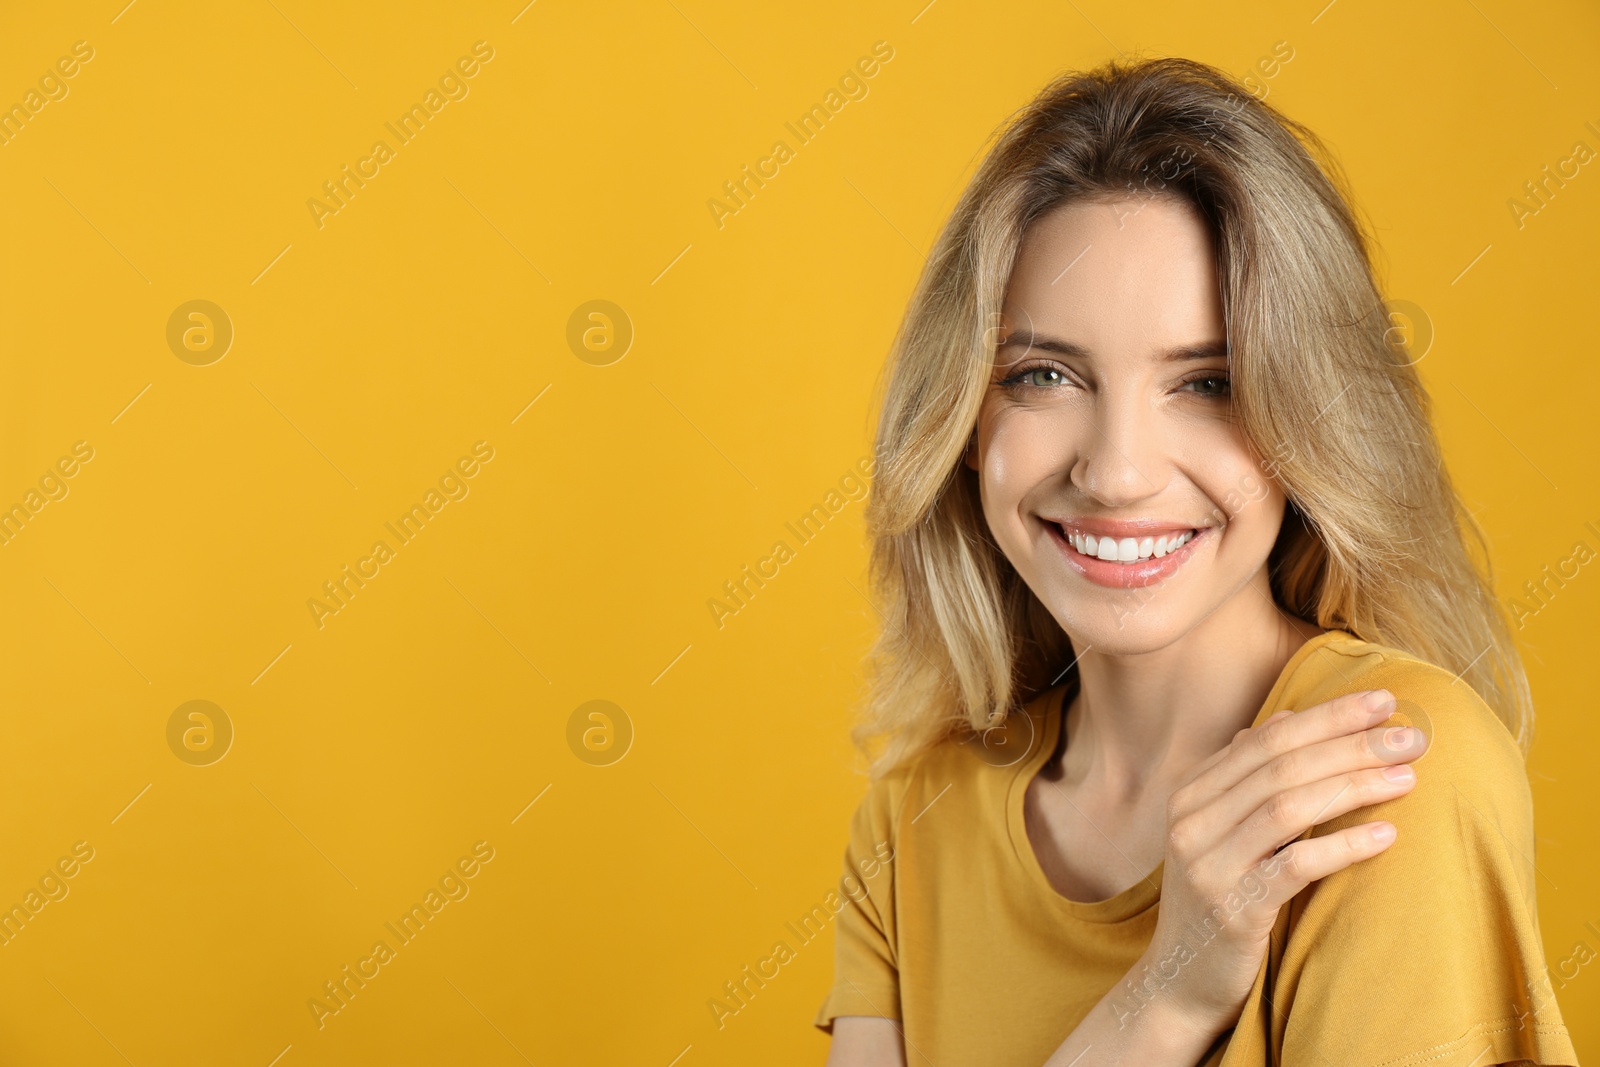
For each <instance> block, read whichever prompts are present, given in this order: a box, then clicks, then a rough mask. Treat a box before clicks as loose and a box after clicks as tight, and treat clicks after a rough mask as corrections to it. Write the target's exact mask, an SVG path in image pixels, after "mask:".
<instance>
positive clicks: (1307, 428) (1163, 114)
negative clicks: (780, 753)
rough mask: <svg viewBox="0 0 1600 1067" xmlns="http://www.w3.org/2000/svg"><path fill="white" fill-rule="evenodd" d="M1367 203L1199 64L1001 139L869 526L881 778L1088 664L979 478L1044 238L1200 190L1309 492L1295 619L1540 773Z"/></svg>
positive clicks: (1241, 341) (1239, 377)
mask: <svg viewBox="0 0 1600 1067" xmlns="http://www.w3.org/2000/svg"><path fill="white" fill-rule="evenodd" d="M1319 160H1320V161H1321V163H1320V164H1319ZM1346 185H1347V183H1346V181H1345V179H1344V176H1343V173H1342V171H1340V169H1339V168H1338V165H1337V163H1336V162H1335V161H1334V160H1333V159H1332V157H1331V156H1330V155H1329V153H1328V152H1327V151H1326V149H1325V148H1324V147H1323V145H1322V143H1321V142H1320V141H1319V140H1318V139H1317V137H1316V136H1315V135H1314V134H1313V133H1312V132H1311V131H1310V130H1308V129H1307V128H1305V127H1304V126H1302V125H1301V124H1299V123H1297V122H1295V121H1293V120H1291V119H1289V118H1287V117H1285V116H1283V115H1282V114H1280V113H1279V112H1278V111H1277V110H1276V109H1275V108H1272V107H1270V106H1268V105H1267V104H1266V103H1264V102H1262V101H1261V100H1258V99H1256V98H1255V97H1254V96H1252V95H1251V94H1250V93H1249V92H1248V91H1247V90H1245V89H1244V88H1242V87H1241V86H1240V85H1238V83H1236V82H1235V81H1233V80H1232V79H1231V78H1230V77H1229V76H1228V75H1227V74H1226V73H1224V72H1222V71H1220V70H1218V69H1216V68H1214V67H1211V66H1208V65H1205V64H1202V63H1197V62H1194V61H1191V60H1186V59H1179V58H1161V59H1150V60H1136V61H1132V62H1128V63H1124V64H1119V63H1117V62H1116V61H1112V62H1110V63H1107V64H1105V65H1104V66H1102V67H1100V68H1098V69H1096V70H1092V71H1088V72H1076V73H1071V74H1067V75H1064V76H1062V77H1060V78H1058V79H1056V80H1055V81H1054V82H1052V83H1051V84H1050V85H1048V86H1047V87H1046V88H1045V89H1044V90H1043V91H1042V92H1041V93H1040V94H1039V95H1038V96H1037V97H1036V98H1035V99H1034V100H1033V101H1032V102H1031V103H1029V104H1028V105H1026V106H1025V107H1024V108H1022V109H1021V110H1020V111H1019V112H1018V113H1017V114H1016V115H1015V116H1013V118H1012V120H1011V121H1010V122H1009V123H1008V124H1007V125H1006V127H1005V128H1004V129H1003V130H1002V131H1001V132H1000V134H999V137H998V140H997V142H996V143H995V144H994V146H993V147H992V148H991V150H990V151H989V153H988V154H987V156H986V157H985V159H984V161H983V163H982V164H981V165H980V167H979V168H978V171H977V173H976V174H975V175H974V177H973V179H972V181H971V183H970V184H969V185H968V186H967V188H966V190H965V191H964V193H963V194H962V196H961V199H960V201H959V202H958V203H957V205H956V207H955V210H954V211H953V213H952V215H951V217H950V219H949V221H948V222H947V223H946V225H945V227H944V230H943V232H942V233H941V234H940V236H939V239H938V242H937V244H936V245H935V247H934V249H933V252H932V255H931V256H930V257H929V259H928V262H927V264H926V267H925V268H924V270H923V272H922V276H921V278H920V280H919V282H918V284H917V287H916V290H915V292H914V294H913V296H912V298H911V301H910V304H909V306H908V308H907V311H906V314H905V317H904V320H903V321H902V323H901V325H900V329H899V331H898V333H897V335H896V337H895V340H894V345H893V350H892V352H891V355H890V359H889V360H888V362H887V363H886V365H885V374H886V376H887V387H886V389H884V393H883V399H882V406H881V409H880V415H879V420H878V426H877V430H876V441H875V445H874V447H875V449H876V453H877V466H876V470H875V472H874V477H873V485H872V489H871V493H870V496H869V499H868V505H867V513H866V523H867V529H868V534H869V537H870V539H871V559H870V565H869V579H870V582H871V585H872V589H873V595H874V597H875V599H876V602H877V606H878V608H879V610H880V612H881V615H882V620H881V621H882V626H881V629H880V632H879V635H878V637H877V639H876V641H875V643H874V645H873V647H872V649H871V652H870V655H869V661H868V663H869V671H868V675H869V680H868V693H867V697H866V702H865V708H864V714H863V716H862V720H861V721H860V722H859V723H858V724H857V726H856V727H855V730H854V731H853V737H854V740H855V742H856V744H857V745H858V746H859V747H860V748H861V750H862V751H863V753H865V754H866V755H867V756H868V757H869V758H870V760H871V767H870V770H871V773H872V774H873V775H874V776H875V777H876V776H879V775H882V774H884V773H887V772H888V771H890V770H892V769H894V768H896V767H898V766H901V765H902V764H904V763H906V762H907V761H909V760H910V759H912V758H913V757H915V756H916V755H918V754H919V753H921V752H923V751H924V750H926V749H927V748H929V747H931V746H932V745H934V744H936V743H938V742H939V741H941V740H943V739H945V738H946V737H949V736H951V735H964V734H969V733H976V732H979V731H982V730H985V729H988V728H991V727H994V726H996V725H998V724H999V723H1000V722H1002V721H1004V718H1005V716H1006V715H1007V714H1008V713H1009V712H1010V711H1011V710H1012V709H1013V708H1016V707H1019V706H1020V705H1021V704H1022V703H1024V702H1025V701H1027V700H1028V699H1031V698H1032V697H1033V696H1035V695H1037V694H1038V693H1039V692H1042V691H1043V690H1045V689H1047V688H1050V687H1051V686H1053V685H1054V684H1055V682H1056V681H1057V680H1059V679H1060V678H1062V677H1064V676H1066V674H1067V672H1069V671H1075V670H1076V668H1075V666H1072V665H1071V660H1072V647H1071V643H1070V641H1069V640H1068V638H1067V635H1066V634H1065V633H1064V632H1063V631H1062V629H1061V627H1060V626H1059V624H1057V623H1056V621H1055V620H1054V618H1053V617H1052V616H1051V615H1050V613H1049V612H1048V611H1047V610H1046V609H1045V608H1044V606H1043V605H1042V604H1041V603H1040V602H1039V600H1038V598H1037V597H1035V596H1034V594H1033V592H1032V591H1031V590H1030V589H1029V588H1028V587H1027V585H1026V584H1025V583H1024V582H1023V581H1022V579H1021V577H1020V576H1019V575H1018V574H1017V572H1016V570H1015V569H1014V568H1013V567H1012V566H1011V564H1010V562H1009V561H1008V560H1007V559H1006V558H1005V556H1004V555H1003V554H1002V552H1001V551H1000V549H999V546H998V545H997V544H996V543H995V541H994V539H993V536H992V535H991V533H990V531H989V530H988V527H987V525H986V523H985V520H984V516H983V510H982V506H981V502H980V498H979V495H978V487H977V477H978V475H977V472H975V471H973V470H972V469H970V468H968V467H967V466H966V465H965V464H964V463H962V462H961V459H962V453H963V451H964V450H965V448H966V445H967V442H968V440H969V437H970V435H971V434H972V432H973V428H974V427H975V425H976V421H977V416H978V410H979V406H980V404H981V402H982V399H983V396H984V393H985V390H986V388H987V386H988V382H989V372H990V369H991V366H992V364H993V360H994V352H995V340H996V330H995V329H994V326H995V324H997V323H998V322H999V311H1000V308H1001V304H1002V301H1003V298H1004V294H1005V288H1006V285H1007V283H1008V281H1009V278H1010V273H1011V269H1012V266H1013V264H1014V262H1015V259H1016V255H1017V250H1018V247H1019V245H1020V243H1021V240H1022V235H1023V232H1024V231H1025V229H1026V228H1027V226H1028V225H1029V223H1030V222H1032V221H1033V220H1034V219H1037V218H1038V217H1039V216H1041V215H1042V214H1044V213H1045V212H1047V211H1049V210H1050V209H1052V208H1054V207H1057V206H1059V205H1060V204H1062V203H1064V202H1066V201H1069V200H1073V199H1078V198H1092V199H1098V200H1106V199H1114V198H1118V197H1123V196H1130V195H1154V196H1168V197H1181V198H1183V199H1185V200H1187V201H1188V202H1190V203H1192V204H1194V205H1195V206H1196V207H1197V208H1198V209H1199V210H1200V213H1201V215H1202V216H1203V217H1204V219H1205V220H1206V222H1207V224H1208V226H1209V227H1210V228H1211V231H1212V233H1213V237H1214V239H1215V243H1216V249H1217V266H1218V277H1219V280H1220V287H1221V297H1222V306H1223V309H1224V313H1225V321H1226V323H1227V331H1228V344H1229V370H1230V375H1231V378H1232V393H1233V397H1234V401H1233V406H1234V412H1235V417H1236V418H1237V419H1238V421H1239V423H1240V424H1241V426H1242V429H1243V433H1244V437H1245V439H1246V441H1247V442H1248V443H1249V446H1250V447H1251V449H1252V450H1253V451H1254V453H1255V454H1256V455H1257V456H1258V457H1270V458H1268V459H1265V460H1264V464H1265V466H1264V469H1266V470H1267V471H1268V473H1269V475H1270V476H1272V477H1274V478H1275V479H1276V481H1277V484H1278V485H1279V487H1280V488H1281V489H1282V491H1283V492H1284V495H1285V496H1286V497H1287V499H1288V505H1287V506H1286V508H1285V514H1284V522H1283V528H1282V530H1281V532H1280V534H1279V537H1278V540H1277V543H1276V544H1275V545H1274V547H1273V549H1272V551H1271V553H1270V555H1269V557H1268V569H1269V575H1270V578H1271V585H1272V591H1273V596H1274V599H1275V600H1276V602H1277V604H1278V606H1279V607H1280V608H1282V609H1283V610H1284V611H1285V612H1287V613H1288V614H1290V615H1291V616H1295V617H1298V618H1300V619H1302V620H1307V621H1315V623H1316V624H1317V625H1318V626H1320V627H1322V628H1324V629H1343V630H1347V631H1349V632H1351V633H1353V634H1355V635H1356V636H1357V637H1360V638H1362V639H1363V640H1367V641H1372V642H1376V643H1379V644H1383V645H1388V646H1390V647H1393V648H1397V649H1400V650H1403V651H1405V652H1408V653H1410V654H1411V655H1414V656H1416V657H1418V658H1419V659H1423V660H1426V661H1428V662H1431V663H1434V664H1436V665H1438V666H1441V667H1444V668H1446V669H1448V670H1450V671H1451V672H1452V673H1455V674H1458V675H1459V676H1460V678H1461V680H1462V681H1464V682H1466V683H1467V684H1468V685H1470V686H1471V687H1472V688H1473V689H1474V690H1475V691H1476V692H1477V693H1478V694H1479V695H1480V696H1481V697H1482V698H1483V699H1484V700H1485V702H1486V703H1488V704H1489V705H1490V706H1491V707H1492V708H1493V709H1494V711H1495V713H1496V714H1497V715H1498V716H1499V717H1500V718H1501V720H1502V721H1503V722H1504V723H1505V724H1506V727H1507V729H1508V730H1509V731H1510V733H1511V735H1512V737H1513V738H1515V740H1516V742H1517V744H1518V746H1519V747H1520V748H1521V749H1522V752H1523V754H1524V756H1526V754H1527V749H1528V745H1529V744H1530V741H1531V736H1530V735H1531V730H1532V721H1533V707H1532V697H1531V695H1530V693H1529V691H1528V683H1527V678H1526V675H1525V673H1524V671H1523V667H1522V663H1521V660H1520V658H1519V656H1518V653H1517V650H1516V647H1515V644H1514V643H1513V640H1512V637H1511V630H1510V626H1509V624H1508V621H1507V619H1506V617H1505V615H1504V614H1503V612H1504V609H1503V608H1502V606H1501V604H1500V603H1499V601H1498V600H1497V599H1496V598H1495V597H1494V595H1493V592H1492V590H1493V569H1492V564H1491V562H1490V560H1489V553H1488V543H1487V539H1486V538H1485V536H1484V533H1483V531H1482V529H1481V528H1480V527H1479V526H1478V525H1477V523H1476V522H1475V521H1474V520H1473V518H1472V516H1471V515H1470V514H1469V513H1468V512H1467V511H1466V509H1465V507H1464V506H1463V505H1462V504H1461V502H1460V499H1459V497H1458V496H1457V494H1456V491H1455V489H1454V487H1453V485H1452V482H1451V479H1450V476H1449V474H1448V473H1447V472H1446V470H1445V466H1444V461H1443V457H1442V454H1441V451H1440V448H1439V444H1438V441H1437V439H1436V437H1435V435H1434V430H1433V425H1432V420H1431V413H1430V400H1429V398H1428V395H1427V393H1426V391H1425V390H1424V388H1423V386H1422V383H1421V381H1420V379H1419V378H1418V376H1417V372H1416V368H1415V366H1414V361H1413V360H1412V359H1411V358H1410V356H1409V354H1408V349H1407V348H1405V347H1404V346H1403V345H1401V344H1399V343H1398V341H1397V340H1396V339H1395V337H1394V332H1393V325H1392V322H1391V319H1390V314H1389V308H1388V306H1387V304H1386V303H1385V302H1384V300H1383V298H1382V296H1381V295H1380V293H1379V291H1378V287H1377V283H1376V281H1375V280H1374V275H1373V269H1372V265H1371V259H1370V247H1371V239H1370V238H1369V237H1368V236H1367V233H1366V231H1365V230H1364V229H1363V227H1362V225H1361V224H1360V223H1358V221H1357V220H1356V218H1355V216H1354V213H1353V212H1352V210H1351V208H1350V206H1349V202H1348V199H1347V197H1346V195H1345V194H1344V192H1343V190H1344V189H1345V188H1346ZM883 385H884V382H883V379H880V381H879V387H880V388H882V387H883ZM1297 441H1298V442H1301V443H1302V445H1303V446H1304V447H1303V448H1296V447H1295V445H1294V442H1297ZM1464 531H1465V532H1464ZM1468 534H1470V536H1471V538H1472V540H1473V542H1475V544H1476V548H1477V551H1478V552H1479V554H1480V555H1481V556H1482V566H1483V568H1484V572H1485V573H1483V574H1480V572H1479V569H1478V567H1477V565H1475V563H1474V560H1473V558H1472V556H1471V555H1470V553H1469V550H1468V539H1467V535H1468Z"/></svg>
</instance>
